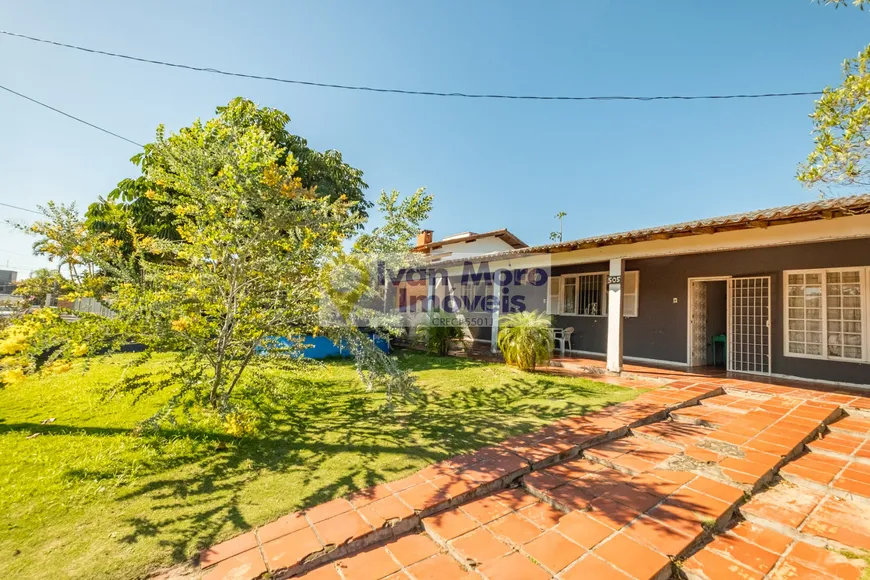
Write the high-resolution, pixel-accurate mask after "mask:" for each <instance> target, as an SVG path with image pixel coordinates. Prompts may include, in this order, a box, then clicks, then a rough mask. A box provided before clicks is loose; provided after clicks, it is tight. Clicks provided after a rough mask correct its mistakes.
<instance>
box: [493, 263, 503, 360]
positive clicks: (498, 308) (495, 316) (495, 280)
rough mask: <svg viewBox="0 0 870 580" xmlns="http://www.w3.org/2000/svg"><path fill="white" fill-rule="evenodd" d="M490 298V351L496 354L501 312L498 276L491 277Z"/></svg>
mask: <svg viewBox="0 0 870 580" xmlns="http://www.w3.org/2000/svg"><path fill="white" fill-rule="evenodd" d="M492 296H493V299H494V300H493V310H492V344H490V350H491V351H492V352H498V316H499V313H500V312H501V283H500V280H499V278H498V276H493V277H492Z"/></svg>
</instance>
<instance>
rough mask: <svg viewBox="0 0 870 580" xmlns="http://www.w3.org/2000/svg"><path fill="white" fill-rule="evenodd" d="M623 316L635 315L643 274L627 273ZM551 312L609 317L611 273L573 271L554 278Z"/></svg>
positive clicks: (623, 288) (624, 283)
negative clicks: (609, 281) (608, 300)
mask: <svg viewBox="0 0 870 580" xmlns="http://www.w3.org/2000/svg"><path fill="white" fill-rule="evenodd" d="M622 291H623V301H624V303H625V306H624V307H623V316H626V317H635V316H637V311H638V297H639V295H640V273H639V272H637V271H636V270H635V271H631V272H626V273H625V276H624V278H623V286H622ZM547 312H548V313H549V314H563V315H572V316H607V272H592V273H588V274H569V275H563V276H553V277H551V278H550V291H549V300H548V305H547Z"/></svg>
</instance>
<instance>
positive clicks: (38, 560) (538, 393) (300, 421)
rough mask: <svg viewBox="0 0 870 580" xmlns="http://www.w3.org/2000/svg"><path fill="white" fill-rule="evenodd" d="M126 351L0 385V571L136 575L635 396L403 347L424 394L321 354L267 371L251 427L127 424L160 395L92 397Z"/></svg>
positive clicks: (93, 578)
mask: <svg viewBox="0 0 870 580" xmlns="http://www.w3.org/2000/svg"><path fill="white" fill-rule="evenodd" d="M129 356H131V355H116V356H114V357H112V358H109V359H107V360H105V361H103V362H100V363H97V364H94V365H93V366H92V367H91V369H90V370H88V371H87V372H83V371H82V368H81V367H77V368H74V369H73V370H72V371H70V372H68V373H66V374H64V375H58V376H53V377H50V378H39V379H37V378H31V379H28V380H27V381H25V382H23V383H18V384H15V385H12V386H9V387H6V388H5V389H0V578H15V579H18V580H23V579H29V578H33V579H36V578H47V577H51V578H82V579H88V580H98V579H102V578H124V579H127V578H141V577H143V576H145V575H147V573H148V572H149V571H153V570H154V569H156V568H159V567H163V566H171V565H173V564H177V563H179V562H182V561H184V560H186V559H188V558H190V557H191V556H193V555H194V554H195V553H196V552H197V550H198V549H199V548H201V547H204V546H207V545H211V544H213V543H216V542H218V541H221V540H224V539H227V538H229V537H231V536H233V535H235V534H237V533H239V532H241V531H243V530H247V529H250V528H251V527H253V526H256V525H259V524H263V523H266V522H268V521H270V520H272V519H274V518H276V517H278V516H280V515H282V514H285V513H288V512H291V511H294V510H297V509H300V508H304V507H307V506H311V505H314V504H317V503H320V502H323V501H325V500H328V499H330V498H333V497H336V496H340V495H344V494H347V493H349V492H351V491H354V490H356V489H359V488H363V487H366V486H369V485H372V484H376V483H379V482H382V481H387V480H392V479H397V478H400V477H403V476H405V475H407V474H409V473H411V472H413V471H415V470H417V469H419V468H421V467H423V466H424V465H426V464H428V463H431V462H434V461H437V460H440V459H443V458H446V457H450V456H452V455H455V454H457V453H461V452H464V451H468V450H472V449H476V448H479V447H483V446H485V445H488V444H491V443H495V442H498V441H500V440H502V439H504V438H506V437H508V436H510V435H513V434H517V433H523V432H527V431H531V430H534V429H535V428H537V427H539V426H541V425H543V424H546V423H549V422H552V421H554V420H556V419H558V418H560V417H564V416H568V415H576V414H581V413H587V412H590V411H594V410H597V409H599V408H601V407H602V406H604V405H608V404H611V403H615V402H620V401H626V400H629V399H631V398H633V397H634V396H635V395H636V394H637V393H636V392H635V391H632V390H628V389H621V388H618V387H613V386H610V385H605V384H601V383H595V382H591V381H587V380H582V379H574V378H563V377H554V376H547V375H541V374H529V373H523V372H519V371H515V370H513V369H509V368H506V367H504V366H503V365H496V364H487V363H478V362H473V361H469V360H465V359H458V358H435V357H429V356H426V355H423V354H416V353H415V354H405V355H402V360H403V363H404V364H405V365H407V366H408V367H409V368H411V369H413V370H414V371H415V372H416V374H417V375H418V377H419V384H420V386H421V387H422V390H423V392H424V393H425V400H423V401H421V402H419V403H418V404H414V405H408V404H404V405H400V406H399V408H398V409H397V410H396V411H395V412H394V413H393V414H392V415H390V414H385V413H384V412H382V411H380V410H379V409H380V407H381V405H382V403H383V396H382V395H380V394H378V393H366V392H365V389H364V388H363V386H362V384H361V383H360V382H359V381H358V380H357V377H356V374H355V372H354V370H353V368H352V366H351V365H349V364H347V363H344V362H329V363H327V364H326V365H324V366H323V367H322V368H320V369H317V370H314V371H311V372H308V373H303V374H301V375H294V376H292V377H285V378H284V380H279V381H277V382H276V386H275V388H276V391H277V395H278V399H277V400H278V403H276V404H274V405H270V406H267V407H266V408H264V409H263V413H264V414H265V415H267V416H269V420H270V423H269V425H270V427H268V428H266V429H264V430H263V431H261V432H259V433H258V434H257V435H256V436H252V437H249V438H242V439H235V440H234V439H232V438H229V437H227V436H224V435H221V434H220V433H219V432H218V431H217V430H214V431H212V430H210V429H209V428H206V427H202V426H198V425H197V424H185V423H183V422H182V423H180V424H178V425H176V426H174V427H172V428H166V429H163V430H161V431H160V432H159V433H158V434H157V435H149V436H135V435H134V434H133V433H132V429H133V428H134V426H135V425H136V423H137V422H138V421H140V420H142V419H144V418H147V417H148V416H150V415H151V414H152V413H153V412H154V411H155V409H157V408H158V407H159V406H160V404H161V402H162V400H163V398H164V397H165V395H163V396H155V397H152V398H149V399H145V400H142V401H140V402H139V403H137V404H136V405H133V404H132V403H131V400H130V399H126V398H125V399H114V400H111V401H109V402H103V401H102V400H101V395H100V386H102V385H106V384H109V383H111V382H112V380H113V379H115V378H117V377H118V375H119V373H120V372H121V367H122V365H123V364H124V362H125V361H127V360H129V358H128V357H129ZM160 363H161V360H160V359H157V360H154V361H152V362H151V363H149V364H150V365H151V366H152V367H153V368H154V369H158V368H159V366H160ZM49 417H55V418H56V421H55V422H54V423H52V424H50V425H41V424H40V421H42V420H44V419H47V418H49ZM32 433H40V434H41V435H40V436H38V437H35V438H31V439H27V437H28V435H30V434H32Z"/></svg>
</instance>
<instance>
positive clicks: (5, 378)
mask: <svg viewBox="0 0 870 580" xmlns="http://www.w3.org/2000/svg"><path fill="white" fill-rule="evenodd" d="M26 378H27V377H26V376H25V374H24V370H22V369H21V368H19V367H14V368H11V369H6V370H5V371H3V372H0V383H6V384H9V385H11V384H12V383H19V382H21V381H23V380H24V379H26Z"/></svg>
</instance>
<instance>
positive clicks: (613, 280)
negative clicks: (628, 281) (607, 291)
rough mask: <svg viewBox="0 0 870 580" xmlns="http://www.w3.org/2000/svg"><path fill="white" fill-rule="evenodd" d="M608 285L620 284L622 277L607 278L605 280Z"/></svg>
mask: <svg viewBox="0 0 870 580" xmlns="http://www.w3.org/2000/svg"><path fill="white" fill-rule="evenodd" d="M607 283H608V284H620V283H622V276H609V277H608V278H607Z"/></svg>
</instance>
